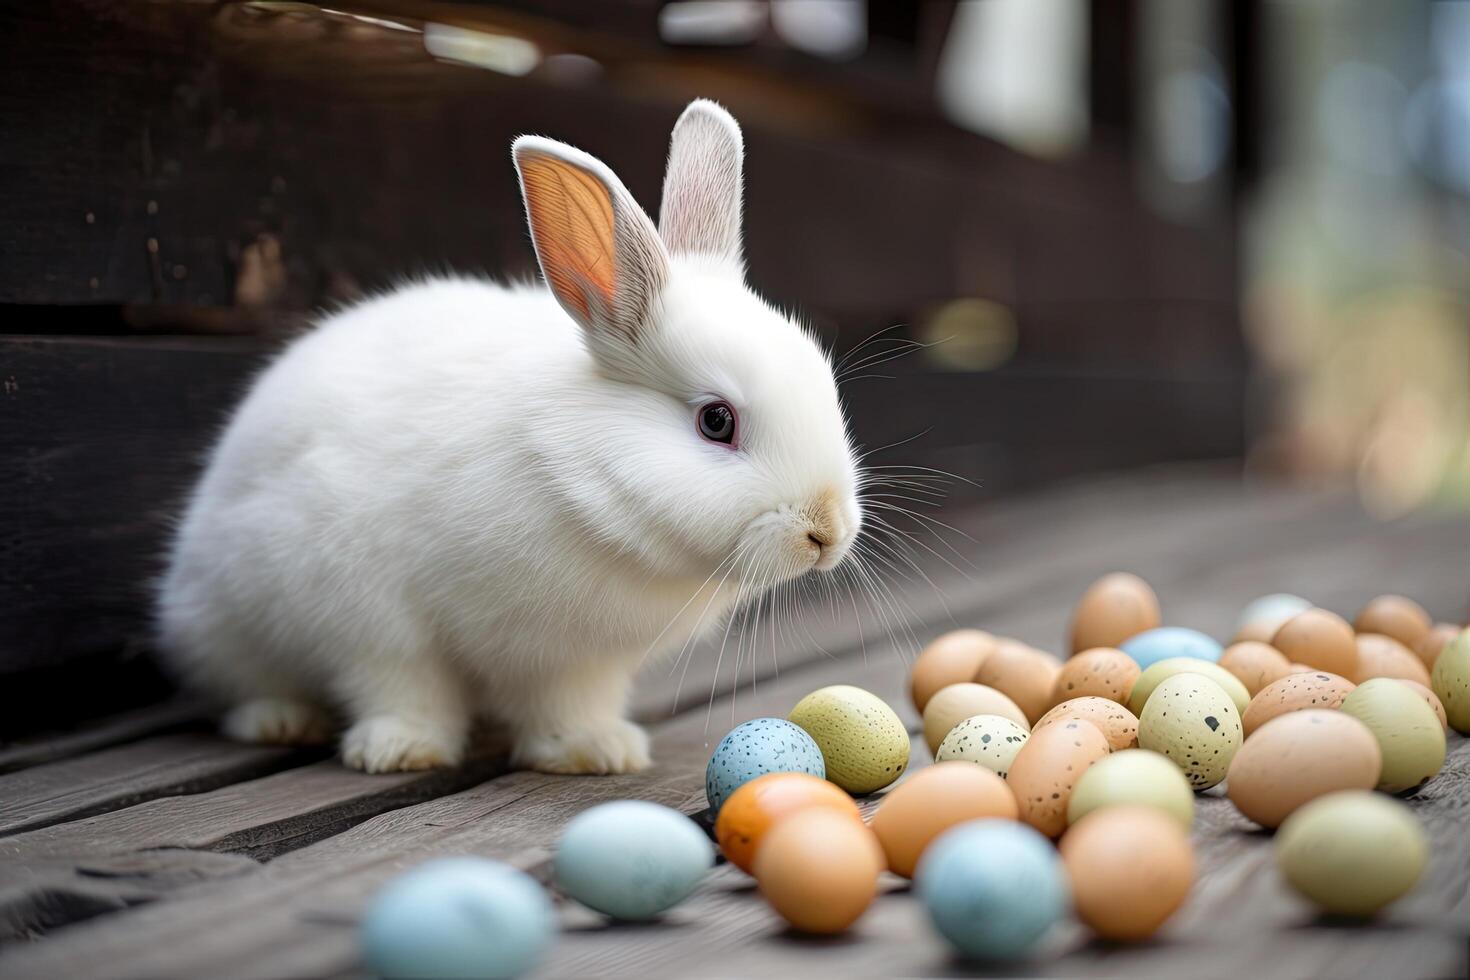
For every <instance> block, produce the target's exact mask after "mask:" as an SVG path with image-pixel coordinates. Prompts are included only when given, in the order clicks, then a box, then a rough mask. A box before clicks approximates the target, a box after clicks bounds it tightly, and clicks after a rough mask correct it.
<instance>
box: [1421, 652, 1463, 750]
mask: <svg viewBox="0 0 1470 980" xmlns="http://www.w3.org/2000/svg"><path fill="white" fill-rule="evenodd" d="M1429 686H1430V687H1431V688H1432V689H1433V690H1434V695H1435V697H1437V698H1439V703H1440V704H1442V705H1444V713H1445V715H1446V716H1447V717H1448V718H1449V720H1450V727H1451V728H1453V729H1454V730H1455V731H1457V732H1459V733H1460V734H1461V735H1466V734H1470V629H1467V630H1461V631H1460V634H1459V635H1458V636H1456V637H1455V638H1454V639H1453V640H1451V641H1450V642H1449V643H1447V644H1445V647H1444V649H1443V650H1442V651H1441V652H1440V654H1439V657H1438V658H1437V659H1436V660H1435V661H1434V670H1433V671H1431V672H1430V683H1429Z"/></svg>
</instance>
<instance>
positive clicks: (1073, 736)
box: [1006, 718, 1112, 837]
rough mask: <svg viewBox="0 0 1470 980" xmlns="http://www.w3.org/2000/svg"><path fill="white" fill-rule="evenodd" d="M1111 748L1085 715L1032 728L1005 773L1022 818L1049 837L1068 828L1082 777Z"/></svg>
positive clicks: (1105, 737)
mask: <svg viewBox="0 0 1470 980" xmlns="http://www.w3.org/2000/svg"><path fill="white" fill-rule="evenodd" d="M1111 751H1112V750H1111V749H1109V748H1108V739H1107V736H1105V735H1104V734H1103V733H1102V732H1100V731H1098V730H1097V726H1095V725H1093V724H1092V723H1091V722H1088V721H1083V720H1082V719H1080V718H1063V719H1062V720H1061V721H1058V722H1056V723H1055V724H1052V725H1047V726H1046V727H1045V728H1043V729H1041V730H1039V731H1036V732H1033V733H1032V735H1031V737H1030V738H1028V739H1027V740H1026V744H1025V745H1023V746H1022V747H1021V751H1020V752H1018V753H1017V754H1016V759H1015V761H1014V762H1012V763H1011V772H1010V775H1009V776H1007V777H1006V782H1007V784H1009V786H1010V788H1011V791H1012V792H1013V793H1015V794H1016V804H1017V806H1018V807H1019V809H1020V814H1021V819H1022V820H1024V821H1025V822H1026V823H1029V824H1030V825H1031V826H1033V827H1035V828H1036V829H1037V830H1039V831H1041V832H1042V833H1043V834H1046V835H1047V836H1048V837H1056V836H1058V835H1059V834H1061V832H1062V831H1063V830H1066V829H1067V803H1068V802H1069V800H1070V798H1071V796H1072V788H1073V787H1074V786H1076V785H1077V780H1079V779H1081V778H1082V774H1083V773H1084V772H1086V771H1087V768H1088V766H1091V765H1092V764H1093V763H1094V762H1096V761H1097V760H1098V759H1101V758H1103V757H1104V756H1106V755H1107V754H1108V753H1109V752H1111Z"/></svg>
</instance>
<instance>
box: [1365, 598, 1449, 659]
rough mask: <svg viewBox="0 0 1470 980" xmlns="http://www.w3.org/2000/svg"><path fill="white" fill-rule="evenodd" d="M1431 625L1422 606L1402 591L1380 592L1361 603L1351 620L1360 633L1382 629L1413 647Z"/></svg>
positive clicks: (1431, 621)
mask: <svg viewBox="0 0 1470 980" xmlns="http://www.w3.org/2000/svg"><path fill="white" fill-rule="evenodd" d="M1433 627H1434V620H1432V619H1430V618H1429V613H1427V612H1425V611H1424V607H1423V606H1421V605H1419V603H1417V602H1415V601H1414V600H1413V599H1406V598H1404V597H1403V596H1401V595H1381V596H1379V597H1378V598H1376V599H1374V600H1372V601H1371V602H1369V603H1368V604H1367V605H1366V606H1364V607H1363V611H1362V612H1360V613H1358V618H1357V619H1355V620H1353V629H1355V630H1357V631H1358V632H1359V633H1382V634H1383V635H1384V636H1391V637H1393V638H1394V639H1395V640H1398V641H1399V642H1400V643H1402V644H1403V645H1404V646H1406V647H1412V646H1413V645H1414V644H1416V643H1418V642H1419V641H1420V640H1422V639H1423V638H1424V634H1425V633H1428V632H1429V631H1430V629H1432V628H1433Z"/></svg>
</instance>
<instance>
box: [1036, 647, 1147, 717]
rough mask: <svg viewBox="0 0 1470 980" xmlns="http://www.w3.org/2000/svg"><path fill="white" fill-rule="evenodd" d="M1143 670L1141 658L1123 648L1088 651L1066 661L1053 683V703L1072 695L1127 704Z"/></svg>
mask: <svg viewBox="0 0 1470 980" xmlns="http://www.w3.org/2000/svg"><path fill="white" fill-rule="evenodd" d="M1141 672H1142V671H1141V670H1140V668H1139V666H1138V661H1136V660H1134V659H1133V658H1132V657H1130V656H1128V654H1126V653H1124V652H1123V651H1122V650H1114V649H1113V648H1111V647H1094V648H1093V649H1091V650H1084V651H1082V652H1081V653H1079V654H1077V655H1076V656H1074V657H1072V658H1070V659H1068V660H1067V661H1066V662H1065V663H1063V664H1062V669H1061V671H1060V673H1058V674H1057V680H1056V683H1055V684H1054V685H1053V686H1052V690H1051V702H1052V704H1061V703H1062V702H1063V701H1070V700H1071V699H1072V698H1089V697H1090V698H1107V699H1108V700H1109V701H1116V702H1118V703H1119V704H1127V703H1128V695H1129V694H1131V693H1132V692H1133V684H1134V682H1135V681H1137V680H1138V675H1139V674H1140V673H1141Z"/></svg>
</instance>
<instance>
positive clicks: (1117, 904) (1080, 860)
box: [1061, 806, 1194, 942]
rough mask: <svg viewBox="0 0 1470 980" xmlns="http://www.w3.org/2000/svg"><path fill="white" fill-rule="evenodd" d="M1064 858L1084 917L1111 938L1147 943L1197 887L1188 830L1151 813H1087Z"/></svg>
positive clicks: (1065, 845) (1125, 809)
mask: <svg viewBox="0 0 1470 980" xmlns="http://www.w3.org/2000/svg"><path fill="white" fill-rule="evenodd" d="M1061 852H1062V861H1063V862H1064V863H1065V864H1066V867H1067V875H1068V877H1069V878H1070V879H1071V883H1072V902H1073V905H1074V906H1075V908H1076V909H1077V917H1078V918H1079V919H1081V920H1082V921H1083V923H1085V924H1086V925H1087V926H1088V928H1090V929H1092V931H1093V932H1095V933H1097V934H1098V935H1099V936H1102V937H1103V938H1104V939H1113V940H1118V941H1121V942H1137V941H1139V940H1141V939H1147V938H1148V937H1149V936H1152V935H1153V934H1154V933H1155V932H1157V931H1158V930H1159V927H1160V926H1162V925H1163V924H1164V923H1165V922H1166V921H1167V920H1168V919H1169V917H1170V916H1171V915H1173V914H1174V913H1175V912H1177V911H1178V910H1179V907H1180V906H1181V905H1183V904H1184V900H1185V899H1187V898H1188V897H1189V890H1190V888H1191V887H1193V885H1194V848H1192V847H1191V846H1190V844H1189V832H1188V831H1187V830H1182V829H1180V827H1179V825H1178V823H1176V822H1175V821H1174V820H1172V819H1170V818H1169V816H1168V815H1167V814H1165V813H1162V812H1160V811H1158V810H1155V809H1153V808H1152V807H1143V806H1116V807H1109V808H1108V809H1106V810H1099V811H1097V812H1096V813H1091V814H1088V815H1087V816H1085V817H1083V818H1082V819H1081V820H1079V821H1078V822H1077V823H1076V824H1075V825H1074V826H1073V827H1072V828H1071V829H1070V830H1068V831H1067V835H1066V836H1065V837H1063V838H1062V842H1061Z"/></svg>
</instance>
